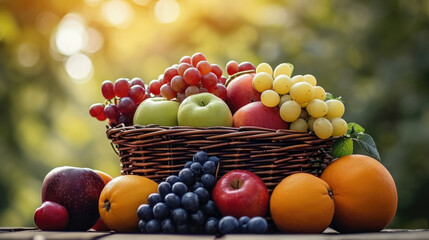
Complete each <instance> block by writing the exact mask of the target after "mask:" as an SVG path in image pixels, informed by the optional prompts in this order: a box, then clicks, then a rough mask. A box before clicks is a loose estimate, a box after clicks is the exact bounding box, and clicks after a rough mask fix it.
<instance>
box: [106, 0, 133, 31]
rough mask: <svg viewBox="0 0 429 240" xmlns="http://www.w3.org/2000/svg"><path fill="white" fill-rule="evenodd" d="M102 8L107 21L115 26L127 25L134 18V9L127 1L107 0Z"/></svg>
mask: <svg viewBox="0 0 429 240" xmlns="http://www.w3.org/2000/svg"><path fill="white" fill-rule="evenodd" d="M101 9H102V13H103V16H104V17H105V19H106V20H107V22H108V23H110V24H111V25H112V26H115V27H127V26H128V25H129V24H130V23H131V22H132V20H133V18H134V10H133V9H132V8H131V6H130V4H129V3H128V2H126V1H122V0H110V1H106V2H104V3H103V5H102V8H101Z"/></svg>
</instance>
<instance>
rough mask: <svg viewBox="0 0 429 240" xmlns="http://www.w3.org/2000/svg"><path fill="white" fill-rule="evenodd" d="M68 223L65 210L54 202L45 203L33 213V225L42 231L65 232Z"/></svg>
mask: <svg viewBox="0 0 429 240" xmlns="http://www.w3.org/2000/svg"><path fill="white" fill-rule="evenodd" d="M68 222H69V214H68V212H67V209H66V208H65V207H64V206H62V205H61V204H58V203H55V202H51V201H46V202H44V203H42V205H41V206H40V207H39V208H37V209H36V211H35V212H34V223H35V224H36V226H37V227H38V228H39V229H40V230H43V231H60V230H65V228H66V227H67V224H68Z"/></svg>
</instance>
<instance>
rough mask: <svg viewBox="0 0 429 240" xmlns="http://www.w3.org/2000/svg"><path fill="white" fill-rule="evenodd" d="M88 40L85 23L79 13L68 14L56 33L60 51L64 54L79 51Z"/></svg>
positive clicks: (57, 45) (56, 41)
mask: <svg viewBox="0 0 429 240" xmlns="http://www.w3.org/2000/svg"><path fill="white" fill-rule="evenodd" d="M87 41H88V34H87V32H86V30H85V23H84V20H83V19H82V17H80V16H79V15H77V14H68V15H66V16H65V17H64V18H63V20H62V21H61V23H60V24H59V26H58V30H57V32H56V34H55V43H56V47H57V49H58V51H59V52H60V53H61V54H63V55H67V56H70V55H73V54H75V53H78V52H79V51H80V50H81V49H82V48H83V47H84V45H85V44H86V42H87Z"/></svg>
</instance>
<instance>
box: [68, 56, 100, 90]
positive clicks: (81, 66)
mask: <svg viewBox="0 0 429 240" xmlns="http://www.w3.org/2000/svg"><path fill="white" fill-rule="evenodd" d="M64 67H65V69H66V71H67V74H68V75H69V76H70V77H72V78H73V79H74V80H75V82H77V83H84V82H86V81H88V80H89V79H90V78H91V76H92V74H93V65H92V62H91V59H89V57H88V56H86V55H85V54H82V53H77V54H74V55H72V56H70V57H69V58H68V59H67V60H66V61H65V62H64Z"/></svg>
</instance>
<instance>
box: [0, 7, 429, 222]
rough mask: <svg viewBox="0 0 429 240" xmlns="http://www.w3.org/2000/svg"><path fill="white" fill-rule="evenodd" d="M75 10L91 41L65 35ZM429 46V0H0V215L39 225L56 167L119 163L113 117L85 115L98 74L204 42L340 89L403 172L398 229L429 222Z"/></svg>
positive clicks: (215, 54) (115, 166)
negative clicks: (108, 124)
mask: <svg viewBox="0 0 429 240" xmlns="http://www.w3.org/2000/svg"><path fill="white" fill-rule="evenodd" d="M112 2H113V5H112V6H117V7H116V8H113V9H114V11H112V8H110V10H109V8H108V7H107V6H106V4H107V3H110V4H111V3H112ZM118 2H119V5H114V4H118ZM160 2H163V3H164V5H165V4H167V5H165V6H167V7H166V8H162V7H159V6H158V5H160V4H159V3H160ZM174 3H175V4H176V5H177V3H178V6H179V9H180V12H179V15H178V17H177V19H173V20H171V19H170V20H168V19H165V16H166V15H165V14H164V15H162V14H161V15H159V13H157V12H156V9H158V8H159V9H161V10H159V11H167V13H169V14H167V17H169V16H170V17H171V16H173V15H174V14H175V12H174V11H173V12H168V11H169V10H171V9H173V10H174V9H175V8H174V7H175V6H176V5H174ZM168 4H170V5H168ZM124 6H125V7H124ZM121 9H122V10H121ZM124 9H125V10H124ZM121 11H122V12H121ZM121 14H122V15H121ZM124 14H125V15H124ZM162 16H164V19H163V18H162ZM121 17H122V18H124V17H125V18H124V19H125V20H124V19H122V20H123V21H122V22H120V21H119V20H121ZM67 19H75V20H76V19H77V23H78V25H77V26H74V25H72V27H71V28H70V27H69V28H68V30H70V29H71V30H79V31H80V32H79V31H77V33H80V34H82V36H81V38H77V39H75V37H76V35H73V34H69V35H67V34H66V35H64V36H66V37H65V38H64V36H63V38H61V37H60V35H59V33H60V30H61V29H62V28H61V26H64V23H65V20H67ZM112 19H113V20H112ZM116 20H118V21H116ZM115 21H116V22H115ZM162 21H164V22H162ZM166 21H169V22H166ZM118 22H119V23H118ZM74 23H76V21H75V22H74ZM79 24H80V25H79ZM82 29H83V30H82ZM66 30H67V29H66ZM72 33H76V31H75V32H73V31H72ZM79 39H80V40H82V44H81V45H79V46H80V47H79V46H78V47H77V48H76V47H75V48H74V52H73V53H71V52H67V49H68V50H70V49H71V50H73V46H75V45H74V44H76V43H79V41H78V40H79ZM61 41H62V42H61ZM428 43H429V1H405V0H392V1H369V0H358V1H350V0H347V1H338V0H305V1H292V0H284V1H280V0H278V1H263V0H250V1H249V0H247V1H246V0H237V1H229V0H205V1H191V0H179V1H178V2H175V1H174V0H159V1H155V0H134V1H131V0H110V1H102V0H85V1H84V0H80V1H55V0H41V1H38V2H37V4H35V3H34V2H33V1H30V0H20V1H13V0H0V102H1V108H0V109H1V110H0V113H1V117H0V133H1V134H0V164H1V165H0V166H1V167H0V225H1V226H33V225H34V224H33V220H32V217H33V212H34V210H35V209H36V208H37V207H38V206H39V205H40V203H41V200H40V194H41V192H40V188H41V183H42V181H43V178H44V176H45V175H46V173H47V172H48V171H50V170H51V169H52V168H54V167H57V166H63V165H73V166H80V167H90V168H95V169H99V170H102V171H105V172H107V173H109V174H111V175H112V176H118V175H119V174H120V166H119V161H118V157H117V156H116V155H115V153H114V151H113V150H112V149H111V146H110V143H109V142H108V140H107V138H106V136H105V129H106V128H105V123H101V122H98V121H97V120H95V119H92V118H91V117H90V116H89V114H88V107H89V106H90V105H91V104H92V103H95V102H100V101H102V96H101V93H100V84H101V82H102V81H104V80H106V79H110V80H115V79H117V78H119V77H128V78H132V77H136V76H138V77H141V78H142V79H144V80H145V81H146V82H147V83H148V82H149V81H150V80H152V79H155V78H157V76H158V75H159V74H161V73H163V70H164V69H165V68H166V67H168V66H170V65H172V64H174V63H177V62H178V61H179V59H180V58H181V57H182V56H184V55H192V54H193V53H195V52H203V53H204V54H205V55H206V56H207V57H208V60H209V61H210V62H213V63H217V64H219V65H220V66H225V64H226V62H228V61H229V60H231V59H233V60H237V61H239V62H241V61H251V62H253V63H254V64H255V65H256V64H259V63H260V62H268V63H270V64H271V65H272V66H275V65H277V64H279V63H282V62H291V63H293V64H294V66H295V72H294V74H307V73H311V74H313V75H314V76H316V78H317V80H318V84H319V85H321V86H323V87H324V88H325V89H326V90H327V91H329V92H331V93H333V94H334V95H335V96H342V99H343V100H344V101H345V105H346V114H345V117H344V118H345V119H346V120H347V121H349V122H357V123H359V124H360V125H362V126H363V127H364V128H365V129H366V132H367V133H369V134H370V135H372V136H373V137H374V140H375V141H376V143H377V145H378V149H379V151H380V155H381V158H382V163H383V164H384V165H385V166H386V167H387V168H388V169H389V171H390V172H391V173H392V175H393V177H394V179H395V181H396V184H397V188H398V193H399V206H398V211H397V214H396V217H395V218H394V220H393V222H392V223H391V225H390V226H389V227H395V228H429V214H428V213H429V206H428V204H427V203H428V202H429V191H428V190H429V189H428V187H427V186H429V161H428V156H429V148H428V147H427V143H428V142H429V81H428V79H429V44H428ZM61 44H63V45H61ZM61 46H63V47H64V46H65V50H64V49H63V50H61ZM71 50H70V51H71ZM76 53H77V54H80V57H82V56H83V57H84V60H85V59H86V60H88V59H89V60H90V61H89V65H88V64H87V65H84V66H83V67H88V66H89V70H88V72H87V75H85V76H84V77H82V76H81V77H76V75H73V71H71V70H70V69H68V68H70V65H67V62H68V60H70V59H71V58H72V55H73V54H76ZM80 59H82V58H80ZM78 62H79V61H78ZM81 62H84V61H80V62H79V63H81ZM71 69H72V68H71ZM78 69H79V68H78ZM75 70H76V69H75ZM78 73H79V72H78Z"/></svg>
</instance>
